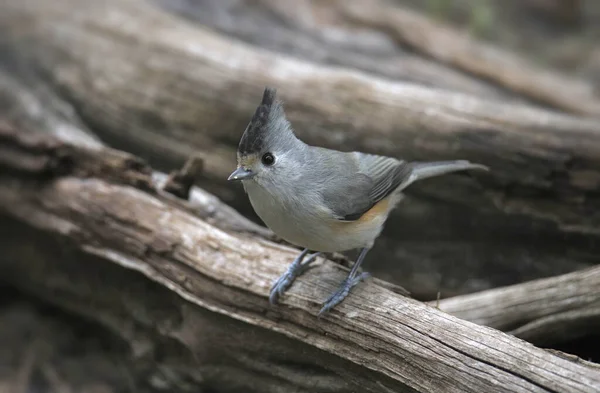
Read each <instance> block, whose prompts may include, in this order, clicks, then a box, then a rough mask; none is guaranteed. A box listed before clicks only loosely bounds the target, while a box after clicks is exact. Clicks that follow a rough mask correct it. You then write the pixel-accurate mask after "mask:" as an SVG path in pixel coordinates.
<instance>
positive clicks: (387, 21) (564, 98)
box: [339, 0, 600, 117]
mask: <svg viewBox="0 0 600 393" xmlns="http://www.w3.org/2000/svg"><path fill="white" fill-rule="evenodd" d="M339 6H340V10H341V11H342V12H344V14H345V15H346V16H347V17H350V18H352V20H354V21H355V22H356V23H361V24H364V25H366V26H370V27H372V28H378V29H381V30H384V31H388V32H391V33H392V34H393V35H394V36H395V37H396V39H398V40H399V41H400V42H401V43H402V44H404V45H407V46H409V47H411V48H413V49H415V50H416V51H418V52H420V53H424V54H426V55H428V56H431V57H433V58H435V59H437V60H438V61H440V62H441V63H445V64H449V65H452V66H453V67H456V68H458V69H461V70H463V71H466V72H467V73H469V74H470V75H477V76H479V77H481V78H482V79H486V80H490V81H493V82H495V83H497V84H498V85H501V86H504V87H506V88H507V89H509V90H511V91H514V92H516V93H518V94H520V95H522V96H524V97H528V98H530V99H531V100H533V101H535V102H540V103H543V104H545V105H548V106H552V107H554V108H557V109H560V110H562V111H565V112H569V113H574V114H580V115H586V116H594V117H599V116H600V98H599V97H598V96H597V95H596V93H595V90H594V87H593V86H592V85H591V84H590V83H589V82H587V81H584V80H580V79H576V78H572V77H568V76H565V75H562V74H560V73H559V72H556V71H551V70H547V69H543V68H540V67H537V66H535V65H533V64H531V63H530V62H527V61H525V60H523V59H522V58H521V57H519V56H516V55H515V54H513V53H511V52H509V51H506V50H502V49H500V48H496V47H494V46H491V45H489V44H485V43H482V42H479V41H477V39H475V38H473V37H471V36H469V35H468V34H467V32H464V31H457V30H456V29H453V28H451V27H449V26H441V25H440V23H439V22H438V21H433V20H430V19H428V18H427V17H425V16H423V15H420V14H419V13H416V12H413V11H410V10H408V9H406V8H403V7H400V6H396V7H392V6H390V5H389V2H386V1H384V0H377V1H372V2H368V3H365V2H363V1H360V0H351V1H341V0H340V1H339ZM558 92H560V94H558Z"/></svg>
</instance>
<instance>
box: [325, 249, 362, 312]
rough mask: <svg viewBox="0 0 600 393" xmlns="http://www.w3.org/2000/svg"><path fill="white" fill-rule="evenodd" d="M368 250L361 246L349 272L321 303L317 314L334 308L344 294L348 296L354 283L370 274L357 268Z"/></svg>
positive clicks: (344, 296) (342, 298)
mask: <svg viewBox="0 0 600 393" xmlns="http://www.w3.org/2000/svg"><path fill="white" fill-rule="evenodd" d="M368 252H369V248H367V247H365V248H363V249H362V250H361V251H360V254H359V255H358V259H357V260H356V262H355V263H354V266H352V270H350V274H348V277H347V278H346V279H345V280H344V281H343V282H342V285H340V287H339V288H338V290H337V291H335V292H334V293H333V294H332V295H331V296H330V297H329V299H327V301H326V302H325V303H324V304H323V308H322V309H321V311H319V316H321V315H322V314H324V313H326V312H328V311H329V310H331V309H332V308H334V307H335V306H336V305H338V304H339V303H341V302H342V300H344V299H345V298H346V296H348V294H349V293H350V290H351V289H352V288H353V287H354V286H355V285H356V284H358V283H359V282H361V281H362V280H364V279H365V278H367V277H369V276H370V274H369V273H366V272H364V273H361V274H358V269H359V267H360V265H361V263H362V262H363V260H364V259H365V256H366V255H367V253H368Z"/></svg>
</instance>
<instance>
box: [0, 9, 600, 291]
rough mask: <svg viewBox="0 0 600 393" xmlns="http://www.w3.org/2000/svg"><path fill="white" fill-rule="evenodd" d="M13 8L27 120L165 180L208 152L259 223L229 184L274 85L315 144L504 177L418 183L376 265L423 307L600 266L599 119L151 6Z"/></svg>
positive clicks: (12, 77) (237, 203) (215, 189)
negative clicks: (218, 27) (331, 55)
mask: <svg viewBox="0 0 600 393" xmlns="http://www.w3.org/2000/svg"><path fill="white" fill-rule="evenodd" d="M0 10H1V12H0V37H2V46H1V50H2V56H1V58H0V65H1V67H2V68H0V69H2V70H3V71H4V75H5V77H6V78H7V80H9V82H7V84H6V85H7V86H13V87H15V88H16V89H6V90H0V97H3V98H2V100H3V102H9V104H11V105H12V106H10V107H11V108H18V109H19V111H16V112H15V116H13V117H16V118H19V119H20V121H21V123H24V124H28V125H29V126H30V127H31V126H32V125H35V124H39V125H40V129H39V130H45V131H47V132H55V131H56V128H57V125H58V126H60V127H63V129H64V127H67V128H69V127H74V128H76V129H77V130H79V131H86V130H92V131H93V133H94V134H96V135H97V136H98V137H99V138H101V139H102V140H103V141H104V142H106V143H109V144H111V145H113V146H116V147H119V148H122V149H124V150H127V151H129V152H133V153H135V154H138V155H139V156H141V157H143V158H145V159H148V160H150V161H151V162H152V163H153V164H154V165H155V167H157V168H159V169H161V170H164V171H169V170H171V169H173V168H174V167H180V166H181V165H182V164H183V162H184V161H185V160H186V159H187V158H188V157H189V156H191V155H194V154H199V155H201V156H202V158H203V161H204V163H205V167H204V172H203V174H204V175H203V176H202V177H201V179H200V180H199V182H198V183H199V184H200V185H201V186H202V187H203V188H204V189H206V190H207V191H210V192H212V193H213V194H215V195H217V196H218V197H219V198H221V199H222V200H223V201H225V202H226V203H227V204H229V205H231V206H233V207H235V208H237V209H239V210H240V211H242V212H243V213H244V214H246V215H248V216H252V214H253V213H252V211H251V209H250V208H249V204H248V202H247V198H246V197H245V196H244V194H243V191H242V189H241V187H237V188H234V187H232V186H231V185H230V184H226V182H225V179H226V177H227V175H228V174H229V173H230V171H231V170H232V168H233V167H234V166H235V146H236V145H237V143H238V141H239V137H240V134H241V132H242V131H243V129H244V128H245V126H246V124H247V121H248V120H249V117H250V116H251V113H252V111H253V110H254V108H255V106H256V104H257V100H259V99H260V94H261V92H262V89H263V88H264V85H265V84H269V85H272V86H275V87H277V88H278V89H279V91H280V93H279V94H280V96H281V98H282V99H283V100H284V103H285V106H286V109H287V110H288V114H289V118H290V120H291V121H292V124H293V125H294V127H295V129H296V131H297V133H298V135H299V136H300V137H301V138H303V139H304V140H306V141H307V142H309V143H313V144H317V145H323V146H327V147H334V148H338V149H342V150H350V149H357V150H363V151H368V152H375V153H380V154H387V155H391V156H397V157H402V158H406V159H418V160H435V159H454V158H464V159H469V160H472V161H475V162H480V163H482V164H485V165H487V166H489V167H490V168H491V171H490V173H488V174H485V175H482V176H477V178H470V177H467V175H456V176H452V177H448V178H446V179H436V180H435V181H434V180H432V181H430V182H424V183H423V184H419V185H415V186H414V187H411V188H410V189H409V190H407V194H408V197H407V198H406V199H405V201H404V203H403V204H402V205H401V206H400V207H399V208H398V209H397V210H396V211H395V213H394V215H393V216H392V218H391V219H390V221H389V222H388V224H387V226H386V229H385V232H384V234H383V236H382V238H381V239H380V240H379V241H378V242H377V244H376V247H375V249H374V250H373V251H372V254H370V258H369V261H368V268H369V270H371V271H372V272H374V273H375V274H377V275H378V276H380V277H386V278H388V279H389V280H392V281H394V282H396V283H398V284H401V285H402V286H404V287H406V288H407V289H409V290H410V291H411V293H414V294H415V296H416V297H419V298H426V299H432V298H435V295H436V294H437V292H439V291H441V292H442V294H443V296H451V295H455V294H459V293H467V292H473V291H476V290H481V289H488V288H493V287H496V286H499V285H509V284H514V283H515V282H523V281H526V280H530V279H534V278H539V277H542V276H550V275H556V274H563V273H567V272H569V271H574V270H577V269H580V268H583V267H586V266H591V265H593V264H595V263H597V262H598V246H597V245H598V244H600V241H599V239H598V238H599V237H600V234H599V232H598V227H599V225H600V216H599V213H598V212H600V196H599V195H598V193H597V192H596V190H597V189H598V187H599V184H600V158H599V157H600V123H599V122H598V121H597V120H590V119H581V118H577V117H572V116H564V115H559V114H556V113H553V112H549V111H545V110H540V109H536V108H533V107H528V106H524V105H514V104H508V103H505V102H502V101H499V100H493V99H489V98H480V97H475V96H469V95H464V94H458V93H453V92H449V91H444V90H439V89H432V88H426V87H422V86H418V85H413V84H408V83H403V82H399V81H396V82H392V81H390V80H387V79H384V78H380V77H375V76H373V75H368V74H365V73H361V72H358V71H356V70H353V69H344V68H340V67H328V66H324V65H321V64H313V63H308V62H305V61H302V60H300V59H297V58H292V57H286V56H274V54H273V53H271V52H268V51H265V50H261V49H258V48H256V47H253V46H250V45H245V44H242V43H239V42H236V41H234V40H232V39H230V38H228V37H224V36H222V35H220V34H216V33H215V32H213V31H210V30H209V29H206V28H203V27H201V26H196V25H193V24H191V23H186V22H185V21H183V20H182V19H180V18H178V17H176V16H174V15H173V14H171V13H168V12H166V11H165V10H164V9H161V8H160V7H158V6H156V5H154V4H153V3H151V2H144V1H138V0H126V1H115V0H108V1H105V2H103V3H102V4H100V3H98V2H92V1H88V2H82V1H75V0H60V1H55V2H53V3H52V5H51V6H50V5H49V3H47V2H44V1H41V0H29V1H27V2H14V1H6V0H4V1H0ZM31 75H33V76H34V78H30V76H31ZM36 81H39V85H38V84H37V82H36ZM40 86H41V87H40ZM39 91H43V92H45V93H47V94H46V95H44V94H38V92H39ZM23 93H25V95H23ZM27 94H29V95H27ZM24 97H35V99H37V100H38V101H40V103H39V104H40V105H38V107H37V109H40V108H41V110H37V111H36V110H35V109H36V108H35V107H34V108H33V109H32V108H29V107H28V105H30V104H31V100H28V99H24ZM44 97H46V98H47V99H45V98H44ZM55 98H58V102H60V103H61V104H63V106H64V108H62V109H61V108H55V107H54V106H52V104H51V103H52V102H54V99H55ZM46 108H50V109H46ZM65 108H67V109H70V110H66V109H65ZM431 222H435V223H436V225H427V223H431ZM548 243H550V245H548ZM457 261H460V263H458V262H457Z"/></svg>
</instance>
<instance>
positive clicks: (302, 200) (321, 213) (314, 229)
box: [244, 181, 387, 252]
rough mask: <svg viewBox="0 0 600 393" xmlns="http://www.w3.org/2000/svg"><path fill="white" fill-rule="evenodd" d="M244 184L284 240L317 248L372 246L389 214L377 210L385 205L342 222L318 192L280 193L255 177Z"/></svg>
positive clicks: (255, 205)
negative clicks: (278, 194) (279, 194)
mask: <svg viewBox="0 0 600 393" xmlns="http://www.w3.org/2000/svg"><path fill="white" fill-rule="evenodd" d="M244 187H245V188H246V192H247V193H248V197H249V198H250V203H251V204H252V207H253V208H254V211H255V212H256V214H257V215H258V216H259V217H260V218H261V220H263V222H264V223H265V225H267V227H269V228H270V229H271V230H272V231H273V232H275V234H277V236H279V237H281V238H283V239H284V240H286V241H288V242H290V243H292V244H294V245H297V246H300V247H304V248H308V249H310V250H313V251H323V252H335V251H345V250H350V249H354V248H360V247H369V246H371V245H372V243H373V241H374V239H375V238H376V237H377V236H378V235H379V233H380V231H381V228H382V226H383V223H384V222H385V218H386V217H387V214H385V216H384V215H382V214H376V213H384V211H383V210H387V206H383V205H382V206H378V207H377V208H376V209H375V210H377V211H375V210H374V211H372V212H370V214H368V215H364V216H363V217H361V219H359V220H357V221H352V222H341V221H339V220H337V219H335V218H334V217H333V215H332V214H331V212H330V211H329V210H328V209H327V208H326V207H324V206H323V203H322V201H321V200H320V197H319V196H318V195H317V194H310V193H304V194H303V193H302V192H288V193H285V197H280V196H276V195H273V193H271V192H268V191H267V190H265V189H264V188H263V187H262V186H260V185H258V184H256V183H255V182H253V181H251V182H248V184H244ZM384 208H385V209H384ZM379 210H381V212H380V211H379Z"/></svg>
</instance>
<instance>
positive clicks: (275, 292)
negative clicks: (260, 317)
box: [269, 248, 321, 304]
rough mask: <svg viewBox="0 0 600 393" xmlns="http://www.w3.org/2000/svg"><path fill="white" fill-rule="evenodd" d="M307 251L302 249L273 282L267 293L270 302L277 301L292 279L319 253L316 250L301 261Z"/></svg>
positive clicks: (304, 269)
mask: <svg viewBox="0 0 600 393" xmlns="http://www.w3.org/2000/svg"><path fill="white" fill-rule="evenodd" d="M308 251H309V250H308V248H305V249H304V250H302V252H301V253H300V255H298V256H297V257H296V259H294V262H292V264H291V265H290V266H289V267H288V269H287V271H286V272H285V273H283V274H282V275H281V277H279V278H278V279H277V281H275V282H274V283H273V286H272V287H271V293H270V294H269V302H271V304H275V303H277V300H278V299H279V297H280V296H281V295H283V294H284V292H285V291H287V289H288V288H289V287H290V285H292V283H293V282H294V280H295V279H296V278H298V277H299V276H300V275H302V274H303V273H304V272H305V271H306V269H307V268H308V266H309V265H310V264H311V263H312V262H313V261H314V260H315V259H316V258H317V257H318V256H319V255H321V253H320V252H316V253H314V254H312V255H311V256H309V257H308V259H306V260H305V261H303V260H304V257H306V254H308Z"/></svg>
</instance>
